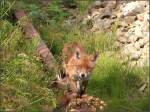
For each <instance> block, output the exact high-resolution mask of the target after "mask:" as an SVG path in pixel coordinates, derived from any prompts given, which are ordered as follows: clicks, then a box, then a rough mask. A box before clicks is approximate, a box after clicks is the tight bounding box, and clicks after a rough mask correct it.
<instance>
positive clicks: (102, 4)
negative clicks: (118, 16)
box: [92, 1, 107, 9]
mask: <svg viewBox="0 0 150 112" xmlns="http://www.w3.org/2000/svg"><path fill="white" fill-rule="evenodd" d="M106 5H107V2H105V1H104V2H102V1H95V2H94V4H93V6H92V7H93V8H95V9H98V8H105V7H106Z"/></svg>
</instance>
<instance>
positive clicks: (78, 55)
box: [76, 51, 80, 59]
mask: <svg viewBox="0 0 150 112" xmlns="http://www.w3.org/2000/svg"><path fill="white" fill-rule="evenodd" d="M76 57H77V59H80V53H79V51H76Z"/></svg>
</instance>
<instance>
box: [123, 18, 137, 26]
mask: <svg viewBox="0 0 150 112" xmlns="http://www.w3.org/2000/svg"><path fill="white" fill-rule="evenodd" d="M124 19H125V22H126V23H127V24H131V23H133V22H134V21H135V20H136V16H126V17H124Z"/></svg>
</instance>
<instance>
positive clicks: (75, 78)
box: [62, 42, 98, 95]
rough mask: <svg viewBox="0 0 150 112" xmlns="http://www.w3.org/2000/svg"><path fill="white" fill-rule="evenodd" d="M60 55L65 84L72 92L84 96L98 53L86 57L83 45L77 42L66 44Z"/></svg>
mask: <svg viewBox="0 0 150 112" xmlns="http://www.w3.org/2000/svg"><path fill="white" fill-rule="evenodd" d="M62 53H63V65H64V68H65V73H66V82H67V83H68V84H69V85H70V89H71V90H72V91H73V92H75V93H78V94H80V95H82V94H84V92H85V89H86V86H87V83H88V80H89V78H90V77H91V72H92V70H93V68H94V67H95V64H96V61H97V58H98V53H95V54H91V55H88V54H87V53H86V52H85V49H84V47H83V45H82V44H80V43H78V42H73V43H69V44H66V45H65V46H64V48H63V51H62Z"/></svg>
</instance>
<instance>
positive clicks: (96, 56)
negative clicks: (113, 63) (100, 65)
mask: <svg viewBox="0 0 150 112" xmlns="http://www.w3.org/2000/svg"><path fill="white" fill-rule="evenodd" d="M98 57H99V53H98V52H96V53H95V54H93V55H91V56H90V59H91V61H92V62H96V61H97V59H98Z"/></svg>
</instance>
